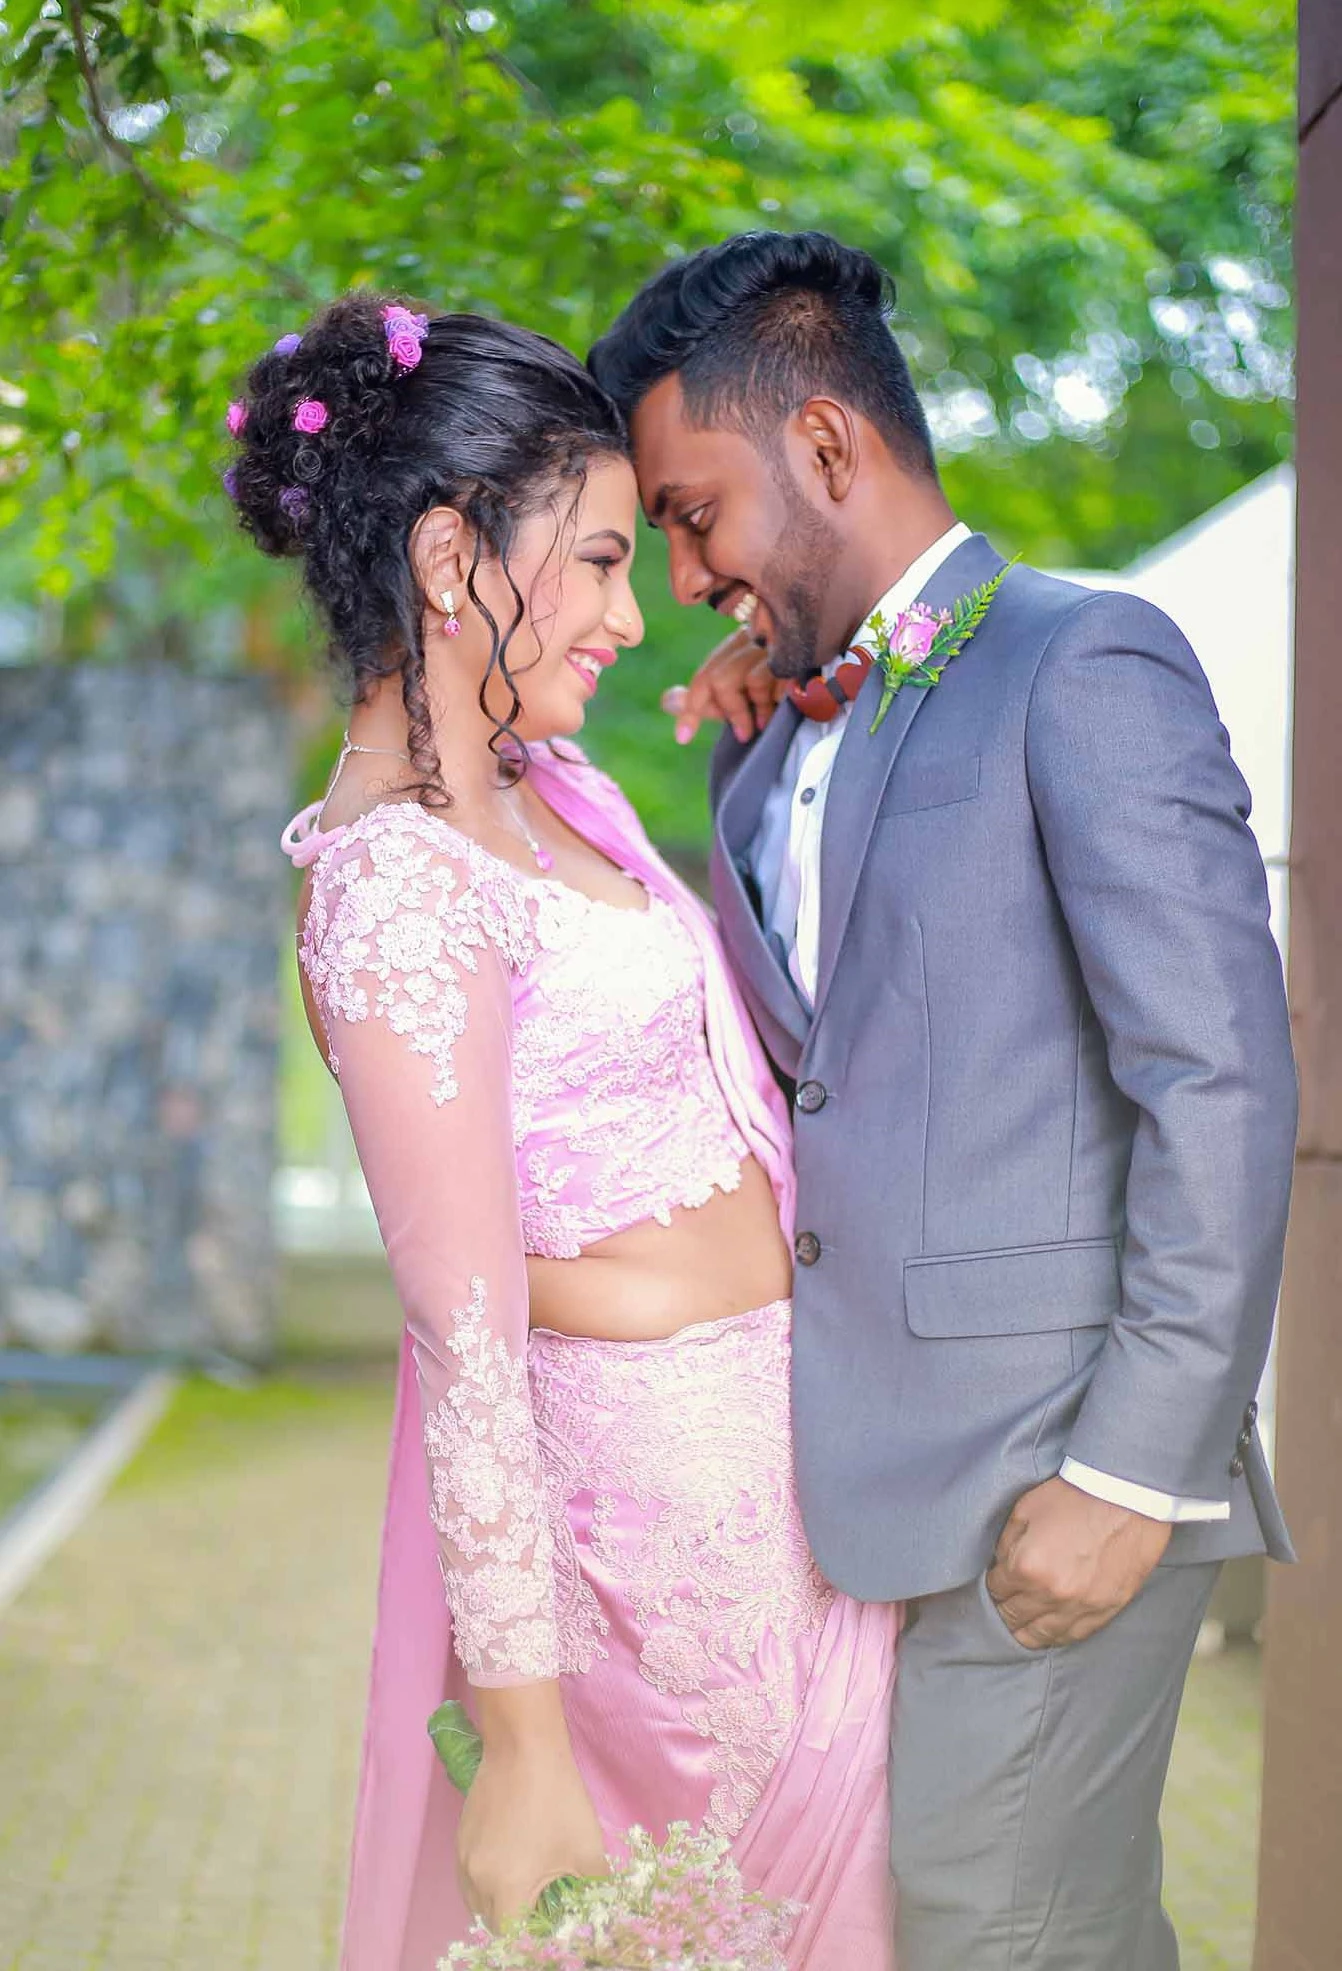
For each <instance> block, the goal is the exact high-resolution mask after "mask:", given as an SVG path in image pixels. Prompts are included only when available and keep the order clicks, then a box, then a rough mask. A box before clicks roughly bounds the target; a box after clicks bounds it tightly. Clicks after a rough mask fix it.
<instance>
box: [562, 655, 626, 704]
mask: <svg viewBox="0 0 1342 1971" xmlns="http://www.w3.org/2000/svg"><path fill="white" fill-rule="evenodd" d="M565 656H566V658H567V661H568V662H569V663H570V664H571V665H572V666H573V668H574V670H575V671H576V672H577V673H578V676H579V677H580V678H581V679H582V681H583V683H584V684H585V685H586V686H587V689H588V691H589V693H590V692H593V691H595V690H596V687H597V683H598V681H599V680H600V677H601V673H602V672H603V671H605V670H609V669H610V666H611V665H612V664H613V663H614V662H615V652H614V651H613V650H610V649H607V648H605V647H604V646H600V645H593V646H590V647H589V646H586V645H583V644H575V645H574V647H573V649H572V650H569V651H567V652H566V653H565Z"/></svg>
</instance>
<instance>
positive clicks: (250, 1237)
mask: <svg viewBox="0 0 1342 1971" xmlns="http://www.w3.org/2000/svg"><path fill="white" fill-rule="evenodd" d="M290 784H291V775H290V760H289V738H288V730H287V721H286V717H285V714H284V711H283V709H282V707H281V706H280V705H279V703H278V702H277V700H276V698H275V695H274V693H273V691H272V689H271V688H270V686H269V685H268V684H266V683H265V682H264V681H262V680H259V679H256V678H250V677H232V676H230V677H199V676H192V675H189V674H186V673H183V672H180V671H175V670H171V669H168V668H166V667H163V668H160V667H143V668H123V667H120V666H117V667H99V666H96V665H79V666H72V667H70V668H60V667H54V666H41V667H33V668H23V669H12V670H0V1084H3V1096H2V1098H0V1345H7V1346H9V1347H36V1348H43V1349H86V1348H106V1347H110V1348H120V1349H160V1348H166V1349H170V1350H173V1351H183V1352H187V1353H191V1354H198V1353H203V1352H207V1351H211V1350H223V1351H226V1352H228V1353H230V1354H236V1355H242V1356H248V1357H258V1356H263V1355H264V1354H265V1352H266V1349H267V1347H268V1343H269V1337H270V1333H271V1326H272V1320H273V1309H274V1292H275V1265H274V1252H273V1246H272V1240H271V1230H270V1182H271V1172H272V1167H273V1162H274V1135H275V1079H276V1061H277V1039H278V1024H279V1000H278V969H279V963H280V951H281V948H282V941H283V940H284V938H285V936H286V934H287V933H288V932H289V930H290V928H291V918H290V894H291V879H290V877H289V872H288V868H287V865H286V863H285V861H284V858H283V857H282V855H281V854H280V852H279V848H278V835H279V831H280V829H281V827H282V825H283V822H284V820H285V819H286V816H287V810H288V801H289V793H290Z"/></svg>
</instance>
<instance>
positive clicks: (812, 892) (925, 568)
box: [747, 522, 1230, 1525]
mask: <svg viewBox="0 0 1342 1971" xmlns="http://www.w3.org/2000/svg"><path fill="white" fill-rule="evenodd" d="M969 538H970V530H969V528H968V527H966V526H965V525H964V524H963V522H957V523H956V525H955V526H953V527H949V528H947V530H946V532H945V533H944V534H943V535H942V536H941V538H940V539H939V540H936V541H934V542H933V543H932V545H931V547H930V548H928V549H927V550H926V551H925V552H924V553H923V554H920V555H919V556H918V559H917V560H916V561H914V562H912V563H911V564H910V565H909V567H908V568H906V569H905V571H904V573H903V574H902V575H901V576H900V578H899V580H898V581H897V582H895V583H893V584H892V586H891V587H890V588H888V589H887V590H886V592H885V594H884V595H883V596H882V597H881V599H880V601H879V602H878V603H877V604H876V606H875V608H874V609H873V610H872V612H871V613H872V615H875V613H876V610H877V609H879V610H880V612H881V614H882V615H883V616H884V617H885V620H886V622H887V623H889V622H891V621H892V620H893V618H894V617H895V616H897V615H898V614H899V612H900V611H901V610H903V609H907V608H908V606H909V604H910V603H911V602H914V601H915V600H916V599H917V597H918V596H919V595H920V594H921V593H922V591H923V589H924V588H926V586H927V584H928V582H930V581H931V579H932V577H933V575H935V574H936V572H937V570H938V568H940V566H941V564H942V562H943V561H945V560H946V558H947V557H948V556H949V555H950V554H952V553H954V551H955V549H956V548H958V547H959V546H960V544H961V542H962V541H967V540H968V539H969ZM853 647H854V648H855V649H870V648H871V647H872V639H871V636H870V634H869V632H868V631H867V630H866V627H865V625H864V626H863V628H862V629H861V630H859V631H858V634H857V636H856V637H855V638H854V643H853ZM838 662H839V659H838V658H837V657H836V658H835V659H834V660H833V663H831V664H827V665H826V666H825V669H826V671H829V670H832V669H833V668H834V667H835V665H837V664H838ZM851 716H852V706H851V705H846V706H844V708H843V709H842V710H841V711H839V712H838V713H836V715H835V716H834V717H833V718H832V719H830V720H828V721H826V722H823V723H822V722H821V721H820V720H818V719H805V718H804V719H803V720H802V721H801V723H800V725H799V726H798V727H797V731H796V733H795V735H794V736H793V739H792V743H791V744H790V746H789V747H788V750H787V752H786V753H785V754H784V756H783V764H782V767H781V768H780V770H779V775H778V779H777V780H776V781H775V782H774V784H773V786H772V787H771V788H770V789H769V792H768V793H767V794H766V795H765V797H764V805H763V808H762V809H761V811H760V819H759V826H758V827H757V829H756V831H755V835H754V838H753V839H752V841H751V844H750V847H749V849H748V851H747V861H748V863H749V866H750V872H751V874H752V876H753V877H754V879H755V883H756V885H757V887H758V890H759V898H760V922H761V924H762V926H763V929H764V934H765V936H766V938H767V939H768V941H769V944H770V945H771V946H772V948H773V952H774V955H775V957H776V958H777V959H778V962H779V964H780V965H781V966H782V967H783V968H784V970H785V971H786V972H787V974H788V976H789V978H790V979H791V980H792V983H793V985H794V986H795V987H796V989H797V993H798V995H799V997H800V998H801V1000H802V1002H803V1003H804V1005H805V1006H806V1007H807V1009H808V1011H809V1009H810V1008H811V1007H812V1006H813V1004H814V1002H815V989H816V975H817V972H818V969H819V954H820V842H821V835H822V831H823V828H824V821H825V803H826V800H827V797H828V794H829V783H830V776H831V774H832V773H833V771H834V762H835V759H836V758H837V756H838V751H839V747H840V745H841V743H842V741H843V735H844V733H845V731H846V730H847V727H848V720H849V719H850V717H851ZM1060 1476H1061V1477H1063V1478H1065V1479H1066V1480H1067V1481H1068V1482H1069V1484H1072V1485H1075V1486H1077V1487H1078V1488H1079V1489H1080V1490H1081V1491H1083V1492H1089V1493H1090V1494H1091V1495H1092V1496H1093V1497H1094V1498H1097V1499H1107V1500H1108V1501H1109V1503H1110V1504H1111V1505H1116V1506H1126V1507H1127V1508H1128V1509H1129V1511H1131V1512H1139V1513H1142V1514H1144V1515H1145V1516H1146V1517H1147V1518H1148V1519H1158V1520H1163V1521H1165V1522H1167V1523H1168V1524H1171V1525H1173V1524H1176V1523H1177V1522H1179V1521H1181V1520H1194V1519H1198V1520H1208V1519H1228V1518H1229V1517H1230V1506H1229V1504H1228V1503H1227V1502H1226V1501H1225V1500H1223V1499H1186V1498H1176V1497H1175V1496H1173V1495H1172V1494H1171V1493H1168V1492H1156V1491H1153V1490H1152V1489H1151V1488H1150V1487H1149V1486H1146V1485H1136V1484H1134V1483H1132V1481H1131V1480H1129V1479H1126V1478H1114V1477H1112V1476H1111V1475H1110V1474H1109V1473H1108V1472H1102V1471H1094V1470H1092V1468H1091V1467H1090V1466H1089V1465H1083V1464H1079V1463H1078V1462H1077V1460H1076V1459H1075V1458H1065V1459H1064V1460H1063V1464H1062V1470H1061V1473H1060Z"/></svg>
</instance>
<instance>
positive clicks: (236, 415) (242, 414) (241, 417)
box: [228, 403, 247, 438]
mask: <svg viewBox="0 0 1342 1971" xmlns="http://www.w3.org/2000/svg"><path fill="white" fill-rule="evenodd" d="M246 422H247V406H246V405H245V404H239V403H232V404H230V405H229V407H228V430H229V436H230V437H233V438H239V437H241V435H242V430H243V426H244V425H245V424H246Z"/></svg>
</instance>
